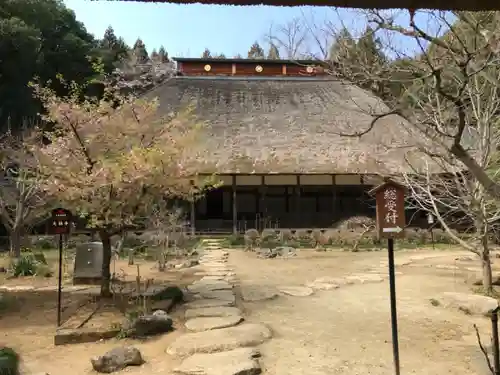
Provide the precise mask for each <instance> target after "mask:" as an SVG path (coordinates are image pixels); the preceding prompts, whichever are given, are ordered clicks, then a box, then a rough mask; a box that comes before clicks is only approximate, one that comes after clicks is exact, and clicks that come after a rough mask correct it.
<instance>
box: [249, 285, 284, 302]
mask: <svg viewBox="0 0 500 375" xmlns="http://www.w3.org/2000/svg"><path fill="white" fill-rule="evenodd" d="M278 296H279V293H278V291H277V290H276V289H273V288H270V287H267V286H262V285H248V286H247V285H245V286H242V287H241V298H242V299H243V301H247V302H258V301H265V300H271V299H275V298H277V297H278Z"/></svg>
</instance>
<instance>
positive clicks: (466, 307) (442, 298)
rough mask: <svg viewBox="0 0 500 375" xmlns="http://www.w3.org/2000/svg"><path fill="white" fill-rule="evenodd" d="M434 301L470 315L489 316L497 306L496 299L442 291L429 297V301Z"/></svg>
mask: <svg viewBox="0 0 500 375" xmlns="http://www.w3.org/2000/svg"><path fill="white" fill-rule="evenodd" d="M435 301H437V302H438V304H439V305H441V306H443V307H448V308H454V309H458V310H460V311H463V312H465V313H466V314H472V315H484V316H489V315H490V314H491V312H492V311H493V310H495V309H496V308H497V307H498V301H497V300H496V299H494V298H491V297H486V296H480V295H477V294H466V293H455V292H444V293H442V294H441V295H439V296H437V297H436V298H433V299H431V303H435Z"/></svg>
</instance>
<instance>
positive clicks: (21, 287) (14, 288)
mask: <svg viewBox="0 0 500 375" xmlns="http://www.w3.org/2000/svg"><path fill="white" fill-rule="evenodd" d="M55 289H56V290H57V286H55ZM0 290H5V291H8V292H26V291H31V290H35V287H34V286H31V285H13V286H1V287H0Z"/></svg>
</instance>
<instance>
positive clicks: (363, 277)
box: [345, 273, 384, 284]
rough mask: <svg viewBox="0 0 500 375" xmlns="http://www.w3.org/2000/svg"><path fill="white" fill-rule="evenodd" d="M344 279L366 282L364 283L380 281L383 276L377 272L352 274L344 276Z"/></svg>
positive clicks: (360, 282)
mask: <svg viewBox="0 0 500 375" xmlns="http://www.w3.org/2000/svg"><path fill="white" fill-rule="evenodd" d="M345 280H346V281H348V282H349V281H352V282H353V283H356V284H366V283H380V282H382V281H384V278H383V277H382V276H380V275H377V274H367V273H364V274H354V275H349V276H346V277H345Z"/></svg>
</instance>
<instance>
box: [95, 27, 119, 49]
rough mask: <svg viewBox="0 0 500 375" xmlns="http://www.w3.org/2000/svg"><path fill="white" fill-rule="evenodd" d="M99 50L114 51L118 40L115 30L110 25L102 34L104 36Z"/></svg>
mask: <svg viewBox="0 0 500 375" xmlns="http://www.w3.org/2000/svg"><path fill="white" fill-rule="evenodd" d="M99 44H100V47H101V48H107V49H109V50H114V49H115V48H116V47H117V45H118V38H117V37H116V35H115V30H114V29H113V27H112V26H111V25H109V26H108V28H107V29H106V31H105V32H104V36H103V37H102V39H101V41H100V43H99Z"/></svg>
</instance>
